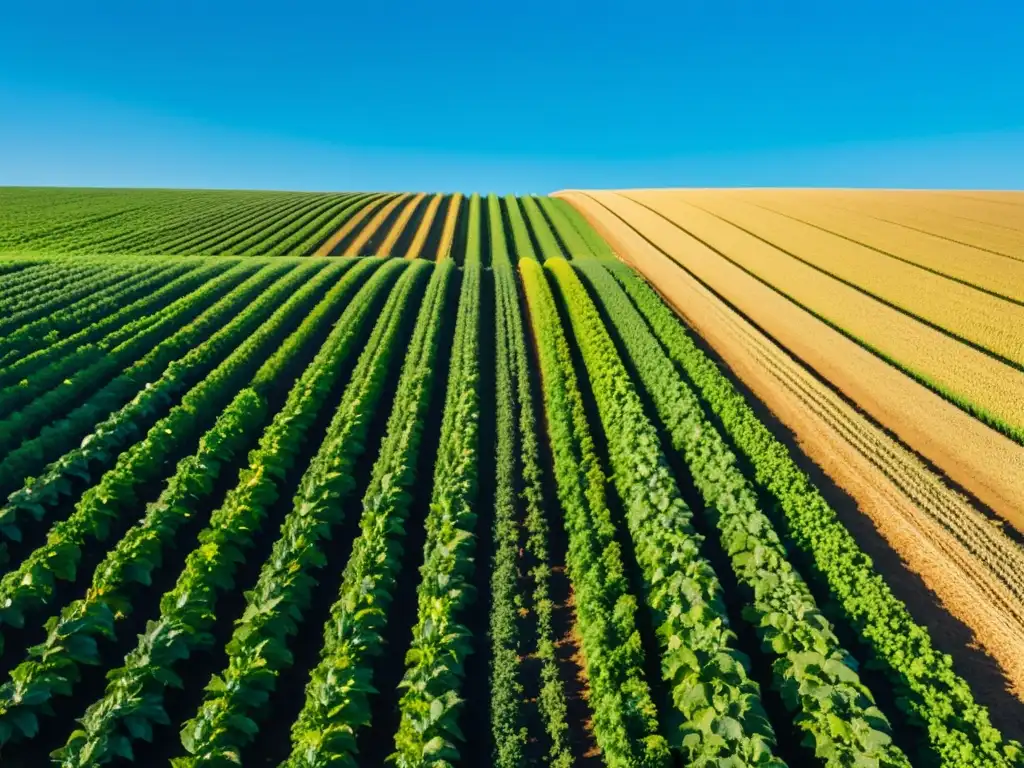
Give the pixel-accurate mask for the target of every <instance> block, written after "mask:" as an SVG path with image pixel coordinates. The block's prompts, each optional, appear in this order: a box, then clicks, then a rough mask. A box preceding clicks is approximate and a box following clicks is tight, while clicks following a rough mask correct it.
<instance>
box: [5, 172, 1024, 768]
mask: <svg viewBox="0 0 1024 768" xmlns="http://www.w3.org/2000/svg"><path fill="white" fill-rule="evenodd" d="M888 195H892V199H891V201H890V199H889V197H887V196H888ZM971 195H972V196H971V197H963V198H959V197H956V196H955V195H952V194H946V193H935V194H934V195H933V196H924V197H922V196H916V195H914V194H911V193H895V192H894V193H879V194H878V195H877V196H874V197H873V196H870V195H858V194H856V193H852V192H835V193H818V194H813V193H810V192H802V191H800V192H792V193H782V192H776V191H771V190H760V191H749V192H725V191H722V192H710V191H709V192H703V191H691V192H682V191H679V192H676V191H666V192H652V191H635V192H626V193H612V192H587V193H582V192H567V193H560V194H559V195H558V196H555V197H516V196H512V195H509V196H504V197H498V196H495V195H488V196H479V195H468V196H464V195H460V194H444V195H441V194H415V193H366V194H364V193H323V194H320V193H259V192H193V191H170V190H61V189H52V190H46V189H8V190H0V203H2V205H0V309H3V310H4V311H3V313H2V315H0V492H2V493H0V496H2V497H3V498H4V499H5V502H4V505H3V506H2V507H0V563H2V574H3V575H2V577H0V666H2V669H0V673H2V678H0V763H2V764H3V765H4V766H7V765H10V766H15V767H16V768H21V767H22V766H32V767H33V768H34V767H35V766H41V765H47V764H54V765H60V766H68V767H70V766H78V767H84V766H96V765H127V764H139V765H166V764H168V762H169V761H170V764H172V765H174V766H176V767H177V768H186V767H187V768H193V767H198V766H229V765H238V764H241V765H254V766H263V765H268V766H269V765H281V766H288V767H289V768H298V766H310V767H312V766H357V765H358V766H377V765H384V764H391V765H396V766H402V767H404V768H405V767H411V766H426V765H438V766H443V765H452V766H478V765H494V766H501V768H519V767H520V766H526V765H554V766H561V767H562V768H567V767H568V766H575V765H586V766H601V765H605V766H610V767H611V768H619V767H620V766H623V767H625V766H629V767H630V768H633V767H635V766H644V767H647V766H651V767H653V766H658V767H665V768H667V767H668V766H690V765H693V766H708V767H710V766H725V765H729V766H763V767H771V768H780V767H781V766H785V765H788V766H791V767H792V768H795V767H796V766H828V767H829V768H833V767H834V768H839V767H840V766H842V767H847V766H865V767H866V766H878V767H879V768H881V767H883V766H885V767H892V766H942V768H961V767H962V766H977V767H978V768H982V767H985V768H988V767H989V766H1024V752H1022V749H1021V747H1020V745H1019V744H1018V743H1017V741H1015V740H1016V739H1019V738H1021V736H1022V735H1024V727H1022V725H1021V723H1022V722H1024V717H1022V712H1024V703H1022V700H1024V666H1022V663H1021V659H1024V603H1022V600H1024V576H1022V574H1024V552H1022V551H1021V544H1020V542H1021V536H1020V535H1019V534H1018V533H1017V531H1016V528H1015V527H1024V524H1022V520H1024V503H1022V500H1024V445H1022V444H1021V439H1020V438H1021V434H1024V417H1021V416H1020V414H1021V411H1020V408H1021V398H1020V397H1019V394H1017V396H1016V397H1015V393H1019V391H1024V389H1021V390H1017V389H1015V388H1016V387H1017V386H1018V385H1019V384H1020V383H1021V382H1019V381H1018V379H1019V377H1020V376H1022V375H1024V374H1022V370H1024V368H1022V366H1021V365H1020V361H1021V360H1024V356H1022V354H1021V351H1020V350H1021V348H1020V343H1019V339H1020V336H1019V334H1020V330H1019V328H1018V323H1017V322H1016V317H1017V314H1016V313H1018V312H1019V311H1020V307H1021V306H1022V304H1021V303H1020V302H1019V300H1018V294H1017V293H1016V292H1017V291H1018V287H1020V286H1024V282H1020V283H1019V284H1018V281H1019V278H1020V275H1019V274H1018V273H1017V272H1016V267H1015V266H1013V265H1014V264H1019V263H1020V261H1021V259H1020V258H1018V257H1017V256H1015V253H1016V251H1014V249H1015V248H1017V247H1019V244H1020V242H1024V228H1022V227H1021V226H1020V225H1019V219H1015V218H1014V215H1013V214H1014V213H1015V212H1016V210H1017V209H1016V208H1015V207H1014V206H1016V205H1017V198H1014V197H1013V196H1008V197H1005V196H1004V197H999V198H996V197H992V198H989V197H987V196H986V195H985V194H984V193H971ZM961 203H962V204H963V207H962V208H961V207H960V204H961ZM1020 210H1022V211H1024V201H1022V202H1021V207H1020ZM957 211H959V212H960V213H959V214H955V213H954V212H957ZM1008 211H1009V213H1008ZM885 217H888V218H885ZM890 220H891V221H890ZM894 222H895V223H894ZM944 222H949V227H948V228H946V229H944V228H942V227H941V226H940V224H943V223H944ZM893 228H896V229H895V230H894V229H893ZM903 230H906V232H907V233H910V234H907V235H906V237H905V238H902V237H901V235H900V233H901V232H903ZM894 232H895V234H894ZM989 233H996V234H994V235H993V238H992V239H991V240H988V239H986V238H987V235H988V234H989ZM1018 235H1020V238H1018ZM830 238H831V239H830ZM929 238H930V239H929ZM932 240H934V241H937V242H939V243H940V244H939V245H936V246H935V247H934V248H930V247H929V245H930V244H931V241H932ZM986 243H987V245H986ZM958 248H959V249H962V250H959V251H958V250H957V249H958ZM270 257H275V258H270ZM303 257H305V258H303ZM914 270H916V271H914ZM919 273H920V274H919ZM918 278H919V279H918ZM915 279H917V282H914V280H915ZM944 281H945V282H944ZM947 283H948V285H947Z"/></svg>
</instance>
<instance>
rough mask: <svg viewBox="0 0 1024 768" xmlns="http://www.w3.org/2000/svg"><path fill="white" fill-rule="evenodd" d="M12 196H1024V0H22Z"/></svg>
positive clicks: (9, 84) (6, 39)
mask: <svg viewBox="0 0 1024 768" xmlns="http://www.w3.org/2000/svg"><path fill="white" fill-rule="evenodd" d="M8 6H9V7H7V8H5V10H4V14H3V20H2V23H0V115H2V116H3V117H2V119H0V184H59V185H89V186H104V185H117V186H174V187H222V188H224V187H227V188H274V189H425V190H457V189H458V190H480V191H488V190H491V191H497V192H546V191H551V190H554V189H559V188H564V187H624V186H896V187H921V186H924V187H991V188H1014V187H1017V188H1019V187H1021V186H1022V181H1021V179H1022V178H1024V43H1022V42H1021V41H1022V40H1024V3H1022V2H1019V1H1013V0H1004V1H1003V2H993V1H992V0H972V2H949V1H948V0H932V2H926V1H925V0H886V1H884V2H883V1H881V0H860V1H859V2H849V3H846V2H835V3H833V2H823V1H822V0H815V1H814V2H810V1H807V0H774V2H759V1H758V0H742V1H741V0H682V1H681V2H664V3H662V2H645V1H637V0H633V1H631V2H622V1H621V0H619V1H617V2H611V1H600V2H598V1H591V2H572V3H568V2H557V1H553V0H546V1H545V2H539V1H538V0H519V1H518V2H516V3H504V2H490V1H489V0H474V2H468V1H466V0H449V1H448V2H443V3H423V2H408V1H402V2H391V3H373V2H361V3H357V2H338V1H337V0H334V2H319V1H317V2H295V3H281V2H275V3H268V2H263V1H262V0H248V1H247V2H241V1H240V0H205V1H197V0H173V1H171V0H96V1H95V2H88V3H83V2H80V0H79V1H77V2H70V1H66V0H54V2H47V3H10V4H8Z"/></svg>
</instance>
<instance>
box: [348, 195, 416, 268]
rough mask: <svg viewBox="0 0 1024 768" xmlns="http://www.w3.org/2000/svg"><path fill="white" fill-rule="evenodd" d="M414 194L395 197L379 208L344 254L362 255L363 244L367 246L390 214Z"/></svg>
mask: <svg viewBox="0 0 1024 768" xmlns="http://www.w3.org/2000/svg"><path fill="white" fill-rule="evenodd" d="M410 197H412V195H410V194H408V193H404V194H401V195H398V196H397V197H395V198H393V199H392V200H391V201H390V202H388V203H386V204H385V205H384V207H382V208H378V209H377V212H376V213H375V214H374V216H373V218H372V219H370V220H369V221H367V222H366V226H365V227H363V228H362V229H361V230H360V231H359V234H358V235H356V237H355V239H354V240H353V241H352V242H351V243H349V244H348V247H347V248H346V249H345V252H344V253H343V254H341V255H342V256H360V255H362V254H361V251H362V249H363V246H365V245H366V244H367V243H368V242H369V241H370V238H372V237H373V236H374V235H375V234H377V231H378V230H379V229H380V227H381V225H382V224H383V223H384V222H385V221H387V218H388V216H390V215H391V212H392V211H394V210H395V208H397V207H398V206H399V205H404V204H405V203H407V202H408V201H409V198H410Z"/></svg>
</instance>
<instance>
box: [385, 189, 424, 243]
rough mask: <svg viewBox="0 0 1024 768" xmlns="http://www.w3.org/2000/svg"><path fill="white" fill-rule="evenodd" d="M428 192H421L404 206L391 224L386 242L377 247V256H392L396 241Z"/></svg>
mask: <svg viewBox="0 0 1024 768" xmlns="http://www.w3.org/2000/svg"><path fill="white" fill-rule="evenodd" d="M426 196H427V195H426V193H424V192H420V193H419V194H418V195H416V196H415V197H413V198H412V200H410V201H409V202H408V203H406V205H405V207H404V208H402V212H401V213H399V214H398V218H397V219H395V223H394V224H392V225H391V229H390V230H388V234H387V237H385V238H384V242H383V243H381V244H380V248H378V249H377V253H376V254H375V255H377V256H390V255H391V251H392V250H393V249H394V247H395V243H397V242H398V238H399V237H401V235H402V232H404V231H405V227H406V225H407V224H408V223H409V219H411V218H412V215H413V214H414V213H415V212H416V208H417V207H418V206H419V204H420V202H421V201H422V200H423V198H424V197H426Z"/></svg>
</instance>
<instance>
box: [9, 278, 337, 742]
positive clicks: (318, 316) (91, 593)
mask: <svg viewBox="0 0 1024 768" xmlns="http://www.w3.org/2000/svg"><path fill="white" fill-rule="evenodd" d="M339 266H340V265H339ZM339 271H341V270H340V269H328V270H324V271H323V272H321V273H320V274H318V275H316V276H315V277H314V278H313V279H312V280H310V281H309V282H307V283H306V284H305V285H303V286H302V287H301V288H300V289H299V290H298V291H297V292H296V293H295V294H293V295H292V297H291V298H290V299H289V300H288V301H287V302H285V303H283V304H282V305H281V307H280V309H278V310H277V312H275V314H274V315H273V316H272V317H271V318H270V319H269V320H268V321H267V323H266V324H265V325H264V326H263V327H262V328H261V329H260V330H259V331H257V334H268V335H272V336H274V337H276V335H277V334H278V333H279V329H278V327H277V326H278V325H279V324H281V323H286V322H287V318H288V316H289V315H290V314H291V313H293V312H300V313H301V312H302V311H303V310H304V309H305V308H306V307H307V306H308V304H309V301H310V299H311V298H312V297H314V296H316V295H318V294H319V293H321V292H322V287H323V285H324V284H327V283H332V282H334V286H333V287H332V288H331V290H330V291H328V293H327V295H326V296H324V298H323V299H322V300H321V301H320V303H319V304H318V305H317V306H316V307H315V308H314V309H313V311H312V312H310V313H309V315H308V316H307V317H306V319H305V320H303V322H302V324H301V325H300V326H299V328H298V329H297V330H296V331H295V332H294V333H292V334H291V335H290V336H289V337H288V338H287V340H285V342H284V344H283V345H282V346H281V347H280V349H278V351H277V352H276V353H274V354H273V355H272V356H271V357H270V358H269V359H268V360H267V361H266V362H265V363H264V364H263V366H262V367H261V368H260V370H259V371H257V373H256V375H255V376H254V377H253V379H252V381H251V382H250V383H249V385H248V386H247V387H246V388H245V389H243V390H241V391H240V392H239V393H238V394H237V395H236V396H235V397H234V398H233V399H232V400H231V402H230V403H229V404H228V406H227V407H226V408H225V409H224V410H223V411H222V412H221V413H220V415H218V416H217V420H216V422H215V423H214V424H213V426H212V427H211V428H210V429H209V430H208V431H207V432H206V434H205V435H203V437H202V438H201V439H200V441H199V449H198V451H197V452H196V453H195V454H193V455H191V456H189V457H187V458H185V459H182V460H181V461H180V462H179V463H178V466H177V469H176V471H175V473H174V475H173V476H172V477H171V478H170V480H169V481H168V482H167V485H166V487H165V488H164V490H163V492H162V493H161V494H160V497H159V498H158V499H157V500H156V501H155V502H154V503H152V504H148V505H147V506H146V511H145V514H144V516H143V517H142V519H141V520H140V521H139V522H138V523H137V524H136V525H134V526H132V528H130V529H129V530H128V532H127V533H126V534H125V535H124V536H123V537H122V538H121V539H120V540H119V541H118V543H117V544H116V545H115V546H114V547H113V548H112V549H111V550H110V551H109V552H108V553H107V555H106V557H105V558H104V559H103V561H102V562H101V563H100V565H99V566H98V567H97V568H96V572H95V573H94V574H93V578H92V585H91V586H90V588H89V589H88V591H87V592H86V594H85V597H83V598H80V599H78V600H75V601H74V602H72V603H70V604H69V605H68V606H66V607H65V608H64V609H63V610H61V612H60V614H58V615H56V616H53V617H52V618H51V619H50V620H49V621H48V622H46V625H45V626H46V630H47V636H46V639H45V640H44V642H42V643H40V644H39V645H37V646H35V647H33V648H31V649H30V650H29V659H28V660H27V661H25V662H23V663H21V664H20V665H19V666H17V667H16V668H15V669H14V670H13V671H12V672H11V681H10V682H8V683H5V684H4V685H2V686H0V745H2V744H3V743H4V742H6V741H7V740H8V738H9V736H10V735H11V734H12V733H17V729H18V728H19V727H20V728H21V734H22V735H23V736H24V735H31V731H30V732H29V733H25V731H24V727H23V726H24V724H25V723H26V722H31V718H30V717H28V714H29V713H31V714H32V715H33V716H35V717H38V716H39V715H40V714H43V713H45V712H46V711H48V710H49V701H50V699H51V698H52V697H53V696H54V695H70V693H71V691H72V688H73V686H74V683H75V682H76V681H77V680H78V679H79V677H80V672H79V666H80V665H82V664H96V663H98V662H99V651H98V648H97V645H96V642H97V641H98V640H100V639H101V638H103V637H109V638H112V637H114V636H115V634H116V628H115V625H116V623H117V622H119V621H121V620H123V619H124V618H126V617H127V616H128V615H130V614H131V612H132V607H133V606H132V600H131V595H130V592H129V589H130V588H131V587H132V585H134V584H148V583H149V580H150V574H151V572H152V571H153V570H154V569H155V568H157V567H158V566H159V565H160V562H161V560H162V558H163V552H164V550H165V549H166V548H167V547H168V546H170V544H171V543H172V542H173V541H174V539H175V536H176V534H177V532H178V530H179V529H180V528H181V527H182V526H183V525H184V524H185V523H186V522H187V521H188V520H189V518H190V517H191V516H192V515H193V514H194V512H195V510H196V507H197V505H198V504H199V503H200V502H201V501H202V499H204V498H205V497H207V496H208V495H209V494H210V493H211V492H212V490H213V487H214V483H215V481H216V480H217V478H218V477H219V476H220V474H221V471H222V469H223V468H224V467H225V465H228V464H229V463H230V462H232V461H233V460H234V459H235V458H236V457H237V456H238V455H240V454H241V452H242V451H244V450H245V449H246V448H247V447H248V446H249V445H251V444H252V443H253V442H254V439H255V437H256V436H257V435H258V433H259V431H260V430H261V428H262V427H263V425H264V423H265V421H266V419H267V415H268V411H269V408H270V403H269V402H268V399H267V394H268V390H269V389H270V387H271V385H272V384H273V382H274V381H275V380H276V379H277V377H278V376H285V375H286V374H287V372H288V371H289V370H290V369H291V368H292V367H294V366H295V365H296V363H301V362H302V360H303V359H308V356H309V355H308V353H309V347H310V345H311V343H312V342H313V341H314V340H315V334H316V333H317V331H318V328H319V327H321V326H322V325H323V324H325V316H326V317H329V316H330V315H332V314H334V315H336V314H340V310H339V309H338V308H337V304H338V303H339V302H340V301H341V300H342V299H343V298H344V297H345V294H346V293H347V290H346V288H347V286H346V285H344V284H343V283H342V282H335V280H336V278H337V276H338V275H337V273H338V272H339ZM217 373H218V372H216V371H215V372H214V373H213V374H212V375H211V378H213V377H216V376H217ZM225 386H227V384H225Z"/></svg>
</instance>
